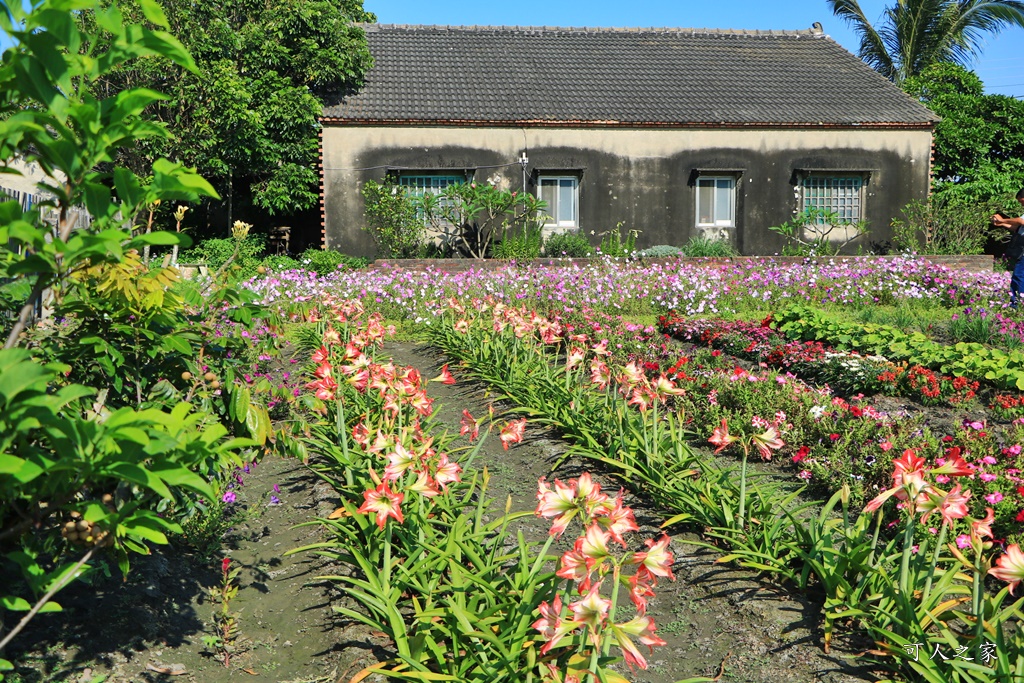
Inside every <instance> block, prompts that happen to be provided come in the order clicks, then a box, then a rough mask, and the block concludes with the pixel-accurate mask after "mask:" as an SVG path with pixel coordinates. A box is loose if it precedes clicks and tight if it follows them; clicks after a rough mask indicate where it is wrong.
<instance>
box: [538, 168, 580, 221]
mask: <svg viewBox="0 0 1024 683" xmlns="http://www.w3.org/2000/svg"><path fill="white" fill-rule="evenodd" d="M564 180H567V181H570V182H571V183H572V220H558V218H557V217H556V216H557V215H558V214H559V208H560V207H558V206H555V207H552V206H548V207H547V208H546V209H544V210H543V216H544V226H543V227H545V228H566V229H574V228H579V227H580V179H579V177H578V176H574V175H564V174H562V175H554V174H548V173H545V174H542V175H538V176H537V198H538V199H540V198H541V196H542V195H541V187H542V186H543V184H544V182H545V181H548V182H551V181H554V182H555V183H556V190H560V189H561V185H562V181H564ZM558 196H559V192H557V191H556V192H555V198H556V201H557V199H558Z"/></svg>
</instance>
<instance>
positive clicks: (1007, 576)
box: [988, 543, 1024, 595]
mask: <svg viewBox="0 0 1024 683" xmlns="http://www.w3.org/2000/svg"><path fill="white" fill-rule="evenodd" d="M988 573H989V574H991V575H992V576H994V577H996V578H997V579H999V580H1000V581H1006V582H1007V583H1009V584H1010V594H1011V595H1012V594H1013V591H1014V590H1015V589H1016V588H1017V584H1019V583H1020V582H1021V581H1024V553H1022V552H1021V550H1020V546H1019V545H1017V544H1016V543H1014V544H1013V545H1011V546H1010V547H1009V548H1007V549H1006V552H1005V553H1004V554H1002V555H1000V556H999V559H998V560H996V566H995V567H993V568H992V569H989V570H988Z"/></svg>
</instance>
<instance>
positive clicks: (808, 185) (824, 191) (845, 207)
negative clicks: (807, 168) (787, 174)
mask: <svg viewBox="0 0 1024 683" xmlns="http://www.w3.org/2000/svg"><path fill="white" fill-rule="evenodd" d="M863 187H864V177H863V176H859V175H846V176H840V175H809V176H806V177H804V178H803V180H801V181H800V188H801V190H802V195H803V198H802V203H801V206H800V208H801V210H802V211H807V210H808V209H820V210H822V211H828V212H831V213H834V214H836V216H837V217H838V222H839V223H840V224H841V225H850V224H853V223H857V222H859V221H860V220H861V215H862V213H861V202H862V193H861V189H862V188H863ZM819 222H823V221H819Z"/></svg>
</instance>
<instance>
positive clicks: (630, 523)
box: [594, 491, 640, 548]
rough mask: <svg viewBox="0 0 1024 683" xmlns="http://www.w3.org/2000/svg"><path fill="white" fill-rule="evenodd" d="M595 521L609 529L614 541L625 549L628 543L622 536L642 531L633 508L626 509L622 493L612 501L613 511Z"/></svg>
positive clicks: (597, 517) (598, 516)
mask: <svg viewBox="0 0 1024 683" xmlns="http://www.w3.org/2000/svg"><path fill="white" fill-rule="evenodd" d="M594 521H595V522H597V523H598V524H600V525H601V526H602V527H604V528H605V529H607V530H608V533H609V534H610V535H611V538H612V540H613V541H615V542H616V543H618V544H619V545H621V546H622V547H623V548H625V547H626V541H625V540H624V539H623V538H622V534H624V533H625V532H627V531H640V527H638V526H637V525H636V518H635V517H634V516H633V510H632V508H629V507H626V506H625V505H623V503H622V491H619V495H618V496H616V497H615V500H614V501H612V507H611V509H610V510H608V512H607V513H606V514H601V515H596V516H595V517H594Z"/></svg>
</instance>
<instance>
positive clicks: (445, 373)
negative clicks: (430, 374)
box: [430, 363, 455, 384]
mask: <svg viewBox="0 0 1024 683" xmlns="http://www.w3.org/2000/svg"><path fill="white" fill-rule="evenodd" d="M430 381H431V382H440V383H441V384H455V378H454V377H452V373H451V372H450V371H449V370H448V364H447V363H445V364H444V365H443V366H441V374H440V375H438V376H437V377H435V378H433V379H432V380H430Z"/></svg>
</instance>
